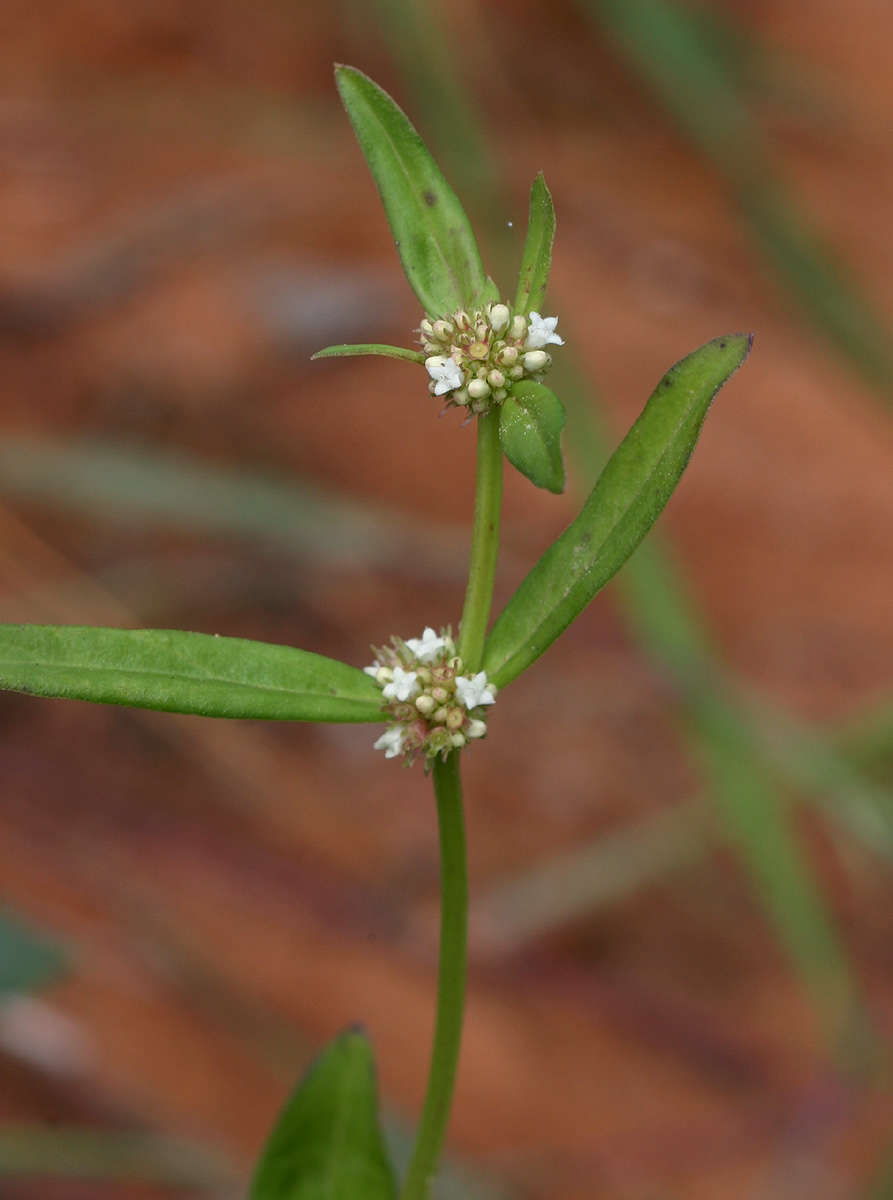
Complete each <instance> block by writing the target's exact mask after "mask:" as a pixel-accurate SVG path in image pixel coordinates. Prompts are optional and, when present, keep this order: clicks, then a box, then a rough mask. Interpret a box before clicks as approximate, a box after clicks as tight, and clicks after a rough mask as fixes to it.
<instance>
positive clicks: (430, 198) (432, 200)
mask: <svg viewBox="0 0 893 1200" xmlns="http://www.w3.org/2000/svg"><path fill="white" fill-rule="evenodd" d="M422 199H423V200H424V201H425V203H426V204H427V205H428V207H429V208H433V207H434V205H435V204H436V203H437V197H436V196H435V195H434V193H433V192H432V191H431V189H430V188H429V189H428V191H427V192H422Z"/></svg>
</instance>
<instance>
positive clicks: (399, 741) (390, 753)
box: [373, 725, 406, 758]
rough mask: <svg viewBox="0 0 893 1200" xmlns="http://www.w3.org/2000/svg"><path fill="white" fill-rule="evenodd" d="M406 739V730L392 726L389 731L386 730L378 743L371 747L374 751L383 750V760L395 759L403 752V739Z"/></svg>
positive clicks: (398, 726) (400, 726) (399, 726)
mask: <svg viewBox="0 0 893 1200" xmlns="http://www.w3.org/2000/svg"><path fill="white" fill-rule="evenodd" d="M405 737H406V729H405V728H404V727H403V726H402V725H392V726H391V728H390V729H386V730H385V731H384V733H383V734H382V735H381V737H380V738H379V739H378V741H377V742H376V743H375V745H374V746H373V749H374V750H384V756H385V758H396V757H397V755H398V754H402V752H403V739H404V738H405Z"/></svg>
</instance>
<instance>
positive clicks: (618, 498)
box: [484, 334, 752, 687]
mask: <svg viewBox="0 0 893 1200" xmlns="http://www.w3.org/2000/svg"><path fill="white" fill-rule="evenodd" d="M751 340H752V339H751V338H750V337H749V336H748V335H746V334H730V335H728V336H726V337H723V338H716V339H714V340H713V341H712V342H708V343H707V344H706V345H705V346H702V347H701V348H700V349H699V350H695V351H694V352H693V353H692V354H689V355H688V356H687V357H686V358H684V359H682V361H681V362H678V363H677V364H676V365H675V366H674V367H672V368H671V369H670V370H669V371H668V372H667V374H666V375H665V376H664V377H663V379H662V380H661V382H660V383H659V384H658V386H657V388H656V389H655V391H654V393H653V395H652V396H651V399H650V400H649V401H648V403H647V405H646V406H645V410H644V412H643V413H642V415H641V416H640V417H639V419H638V421H636V423H635V425H633V427H632V429H631V430H630V431H629V433H628V434H627V435H626V437H625V438H624V440H623V442H622V443H621V444H620V446H619V448H618V449H617V451H616V452H615V454H614V455H613V457H612V458H611V460H610V462H609V463H608V465H607V466H606V467H605V469H604V471H603V472H602V474H601V476H600V478H599V480H598V483H597V484H596V486H595V488H594V489H593V491H592V493H591V495H590V497H589V499H588V500H587V501H586V503H585V504H584V506H583V510H582V512H581V513H580V515H579V516H578V517H577V519H576V520H575V521H574V522H573V523H572V524H571V525H570V526H569V527H568V528H567V529H566V530H565V532H564V533H563V534H562V535H561V537H560V538H558V540H557V541H556V542H554V543H553V545H552V546H550V547H549V549H548V550H547V551H546V553H545V554H544V555H543V557H542V558H541V559H540V560H539V562H538V563H537V564H536V565H535V566H534V568H533V570H532V571H531V572H530V574H529V575H528V576H527V578H526V579H525V580H524V581H523V583H522V584H521V586H520V587H519V588H518V590H517V592H516V593H515V595H514V596H513V597H512V598H511V599H510V600H509V602H508V604H507V605H506V607H505V609H504V610H503V612H502V613H501V614H500V616H499V618H498V619H497V621H496V624H495V625H494V626H493V629H492V631H491V633H490V636H489V638H488V639H487V644H486V647H485V649H484V669H485V670H486V672H487V674H488V676H489V677H490V678H491V679H492V680H493V681H494V682H495V683H496V684H497V685H498V686H499V687H504V686H505V685H506V684H507V683H510V682H511V681H512V680H513V679H515V678H516V677H517V676H518V675H519V674H520V673H521V672H522V671H523V670H525V669H526V668H527V667H529V666H530V664H531V663H532V662H534V661H535V660H536V659H537V658H539V656H540V655H541V654H542V653H543V651H544V650H546V649H547V648H548V647H549V646H550V645H551V644H552V642H553V641H554V640H555V638H556V637H558V635H559V634H560V633H562V631H563V630H564V629H566V628H567V626H568V625H569V624H570V623H571V621H572V620H573V619H574V618H575V617H576V616H577V615H578V614H579V613H580V612H581V611H582V610H583V609H584V608H585V606H586V605H587V604H588V603H589V601H590V600H591V599H592V598H593V596H594V595H595V594H596V592H598V591H599V590H600V589H601V588H602V587H604V585H605V584H606V583H607V582H608V580H609V579H611V577H612V576H613V575H614V574H615V573H616V572H617V571H618V570H619V569H620V567H622V566H623V564H624V563H625V562H626V560H627V559H628V558H629V556H630V555H631V554H632V552H633V551H634V550H635V549H636V547H637V546H638V545H639V543H640V542H641V540H642V538H644V536H645V534H646V533H647V532H648V531H649V529H650V528H651V526H652V525H653V524H654V522H655V521H656V520H657V518H658V516H659V515H660V513H661V512H662V511H663V508H664V506H665V505H666V503H667V501H668V500H669V498H670V496H671V494H672V492H673V489H674V488H675V486H676V484H677V483H678V482H679V479H680V477H681V475H682V472H683V471H684V470H685V467H686V465H687V464H688V460H689V458H690V457H691V453H692V451H693V449H694V446H695V442H696V441H697V438H698V434H699V433H700V430H701V426H702V424H703V422H704V418H705V417H706V415H707V411H708V409H709V408H710V405H711V404H712V402H713V399H714V397H715V396H716V393H717V392H718V391H719V389H720V387H722V385H723V384H724V383H725V382H726V380H727V379H728V378H729V377H730V376H731V375H732V374H733V373H734V371H736V370H737V369H738V367H740V366H741V364H742V363H743V362H744V359H745V358H746V357H747V354H748V352H749V350H750V345H751Z"/></svg>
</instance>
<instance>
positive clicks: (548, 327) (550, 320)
mask: <svg viewBox="0 0 893 1200" xmlns="http://www.w3.org/2000/svg"><path fill="white" fill-rule="evenodd" d="M557 324H558V318H557V317H541V316H540V315H539V313H538V312H532V313H530V325H529V328H528V331H527V341H526V342H525V348H526V349H527V350H542V348H543V346H548V345H549V344H550V343H554V344H555V345H556V346H563V345H564V338H563V337H561V336H559V334H557V333H556V332H555V326H556V325H557Z"/></svg>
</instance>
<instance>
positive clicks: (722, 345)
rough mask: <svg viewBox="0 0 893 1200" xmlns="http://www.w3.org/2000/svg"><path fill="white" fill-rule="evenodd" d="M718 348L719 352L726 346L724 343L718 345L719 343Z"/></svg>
mask: <svg viewBox="0 0 893 1200" xmlns="http://www.w3.org/2000/svg"><path fill="white" fill-rule="evenodd" d="M719 348H720V350H725V348H726V344H725V342H720V343H719Z"/></svg>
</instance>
